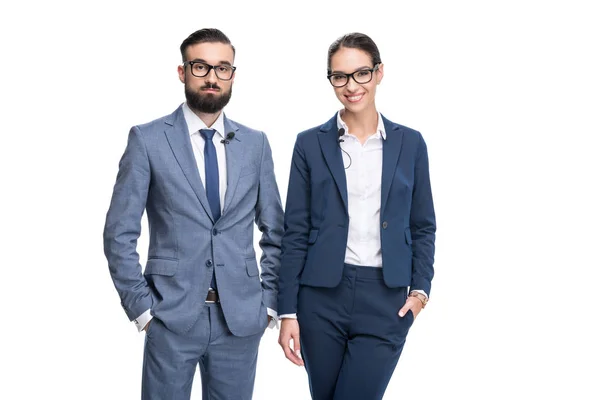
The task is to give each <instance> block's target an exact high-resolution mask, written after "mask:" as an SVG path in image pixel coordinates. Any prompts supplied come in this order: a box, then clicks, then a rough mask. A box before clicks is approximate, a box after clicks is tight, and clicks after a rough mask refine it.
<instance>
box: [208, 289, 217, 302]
mask: <svg viewBox="0 0 600 400" xmlns="http://www.w3.org/2000/svg"><path fill="white" fill-rule="evenodd" d="M218 302H219V293H217V291H216V290H212V289H209V290H208V294H207V295H206V303H218Z"/></svg>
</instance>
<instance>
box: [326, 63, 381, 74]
mask: <svg viewBox="0 0 600 400" xmlns="http://www.w3.org/2000/svg"><path fill="white" fill-rule="evenodd" d="M371 68H374V67H369V66H368V65H365V66H362V67H359V68H357V69H356V70H354V72H358V71H362V70H363V69H371ZM354 72H350V73H351V74H353V73H354ZM331 73H332V74H346V73H345V72H344V71H331Z"/></svg>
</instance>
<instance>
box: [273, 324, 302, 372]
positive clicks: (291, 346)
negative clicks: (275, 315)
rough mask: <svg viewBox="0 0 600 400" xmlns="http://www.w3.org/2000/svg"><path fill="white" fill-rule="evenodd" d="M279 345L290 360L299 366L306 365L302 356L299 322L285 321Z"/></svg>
mask: <svg viewBox="0 0 600 400" xmlns="http://www.w3.org/2000/svg"><path fill="white" fill-rule="evenodd" d="M290 342H292V343H290ZM279 345H280V346H281V348H282V349H283V353H284V354H285V357H286V358H287V359H288V360H290V361H291V362H292V363H294V364H296V365H298V366H303V365H304V361H302V356H301V355H300V328H299V327H298V322H297V321H295V320H293V321H287V320H284V322H283V324H282V326H281V331H280V334H279Z"/></svg>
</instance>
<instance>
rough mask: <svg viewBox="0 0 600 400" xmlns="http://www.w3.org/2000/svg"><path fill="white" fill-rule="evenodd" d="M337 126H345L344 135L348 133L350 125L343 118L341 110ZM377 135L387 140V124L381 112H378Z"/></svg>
mask: <svg viewBox="0 0 600 400" xmlns="http://www.w3.org/2000/svg"><path fill="white" fill-rule="evenodd" d="M337 127H338V129H340V128H344V136H346V135H348V126H347V125H346V123H345V122H344V120H343V119H342V115H341V111H338V113H337ZM375 137H377V138H382V139H383V140H385V138H386V133H385V126H384V125H383V118H381V114H380V113H379V112H377V131H376V132H375Z"/></svg>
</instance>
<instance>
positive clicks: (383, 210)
mask: <svg viewBox="0 0 600 400" xmlns="http://www.w3.org/2000/svg"><path fill="white" fill-rule="evenodd" d="M327 70H328V71H327V78H328V80H329V83H330V84H331V85H332V87H333V90H334V92H335V95H336V96H337V98H338V100H339V101H340V102H341V103H342V105H343V109H342V110H340V111H339V112H337V113H336V114H335V115H334V116H333V118H332V119H330V120H329V121H327V122H326V123H325V124H323V125H320V126H317V127H315V128H312V129H309V130H307V131H304V132H302V133H300V134H299V135H298V137H297V139H296V144H295V147H294V153H293V157H292V166H291V171H290V181H289V186H288V195H287V202H286V211H285V234H284V237H283V243H282V251H283V253H282V262H281V270H280V274H279V299H278V300H279V301H278V303H279V304H278V312H279V314H280V318H281V319H282V325H281V333H280V338H279V343H280V345H281V346H282V348H283V350H284V353H285V355H286V357H287V358H288V359H289V360H290V361H292V362H293V363H295V364H297V365H304V366H305V367H306V371H307V373H308V377H309V383H310V390H311V394H312V398H313V399H315V400H352V399H356V400H374V399H381V398H382V397H383V394H384V392H385V389H386V387H387V385H388V382H389V380H390V378H391V376H392V373H393V371H394V369H395V367H396V364H397V362H398V359H399V357H400V353H401V352H402V348H403V347H404V342H405V340H406V335H407V334H408V331H409V328H410V326H411V325H412V323H413V321H414V318H415V317H416V316H417V315H418V314H419V313H420V312H421V310H422V309H423V307H424V306H425V304H426V303H427V300H428V297H429V291H430V289H431V280H432V278H433V256H434V241H435V229H436V225H435V214H434V209H433V200H432V195H431V187H430V182H429V162H428V157H427V147H426V145H425V142H424V140H423V137H422V136H421V134H420V133H419V132H417V131H415V130H412V129H410V128H407V127H405V126H402V125H399V124H396V123H394V122H391V121H389V120H387V119H386V118H384V117H383V116H382V115H381V114H380V113H379V112H378V111H377V108H376V107H375V93H376V89H377V86H378V85H379V84H380V83H381V81H382V79H383V75H384V68H383V63H382V62H381V57H380V54H379V50H378V48H377V46H376V44H375V43H374V42H373V40H371V38H369V37H368V36H366V35H364V34H361V33H351V34H347V35H344V36H342V37H340V38H339V39H337V40H336V41H335V42H334V43H333V44H332V45H331V46H330V48H329V53H328V65H327ZM290 343H291V345H290Z"/></svg>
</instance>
